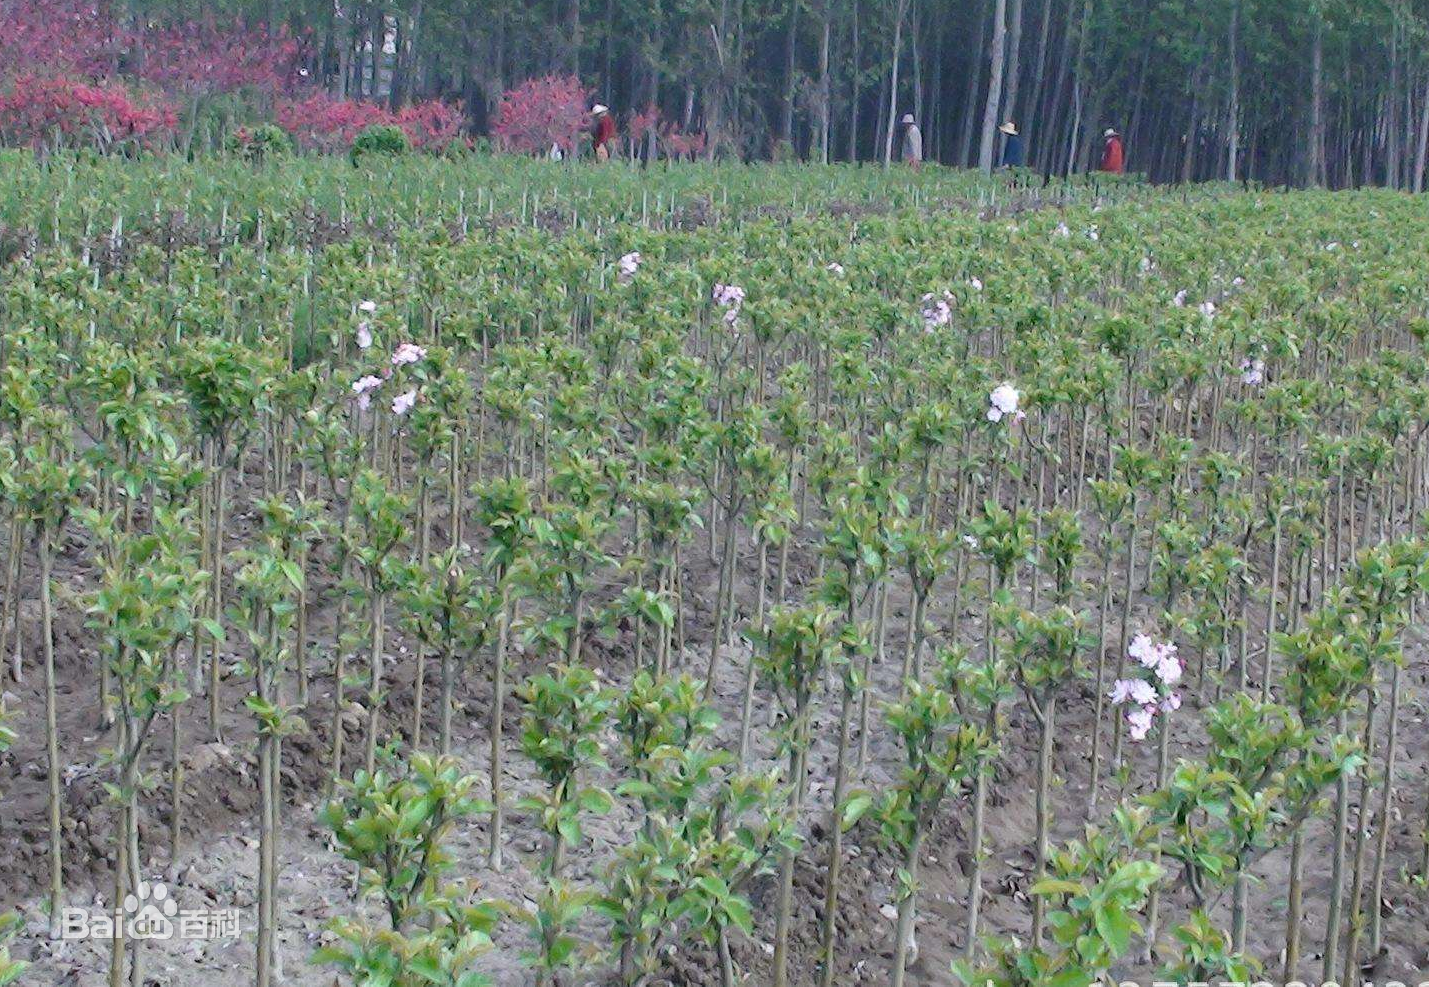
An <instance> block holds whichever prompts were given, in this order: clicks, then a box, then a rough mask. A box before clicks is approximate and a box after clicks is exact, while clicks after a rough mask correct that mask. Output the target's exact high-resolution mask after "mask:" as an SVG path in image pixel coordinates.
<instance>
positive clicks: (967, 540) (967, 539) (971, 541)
mask: <svg viewBox="0 0 1429 987" xmlns="http://www.w3.org/2000/svg"><path fill="white" fill-rule="evenodd" d="M963 544H964V545H966V546H967V547H968V548H969V549H971V550H972V551H974V552H976V551H977V549H978V543H977V539H976V538H974V537H973V536H972V535H963Z"/></svg>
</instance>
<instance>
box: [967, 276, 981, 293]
mask: <svg viewBox="0 0 1429 987" xmlns="http://www.w3.org/2000/svg"><path fill="white" fill-rule="evenodd" d="M968 285H969V287H971V288H972V290H973V291H982V278H971V279H969V280H968Z"/></svg>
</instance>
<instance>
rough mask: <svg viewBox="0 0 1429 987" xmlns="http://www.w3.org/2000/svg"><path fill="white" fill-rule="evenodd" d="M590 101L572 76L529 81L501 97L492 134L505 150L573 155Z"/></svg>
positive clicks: (584, 90)
mask: <svg viewBox="0 0 1429 987" xmlns="http://www.w3.org/2000/svg"><path fill="white" fill-rule="evenodd" d="M589 99H590V93H589V92H588V91H587V90H586V88H585V86H583V85H581V82H580V80H579V79H577V78H576V77H575V76H573V75H548V76H543V77H542V78H539V79H527V80H526V81H525V82H523V83H521V84H520V85H519V86H516V87H515V88H514V89H508V90H506V92H504V93H502V95H501V105H500V107H498V109H497V111H496V120H495V122H494V123H492V125H491V132H492V134H493V135H495V137H496V141H497V144H498V145H499V146H500V147H501V148H502V149H503V150H507V151H515V152H517V153H520V154H545V153H546V152H547V151H549V150H550V149H551V148H552V147H558V148H560V149H561V151H562V152H563V153H565V154H570V153H571V152H572V151H574V150H575V148H576V141H577V140H578V139H579V138H580V135H581V132H582V131H583V130H584V129H585V125H586V118H587V106H588V104H589Z"/></svg>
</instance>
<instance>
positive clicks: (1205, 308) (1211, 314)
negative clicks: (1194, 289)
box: [1201, 301, 1216, 319]
mask: <svg viewBox="0 0 1429 987" xmlns="http://www.w3.org/2000/svg"><path fill="white" fill-rule="evenodd" d="M1201 314H1202V315H1204V316H1205V317H1206V318H1207V319H1213V318H1215V315H1216V303H1215V302H1212V301H1204V302H1202V303H1201Z"/></svg>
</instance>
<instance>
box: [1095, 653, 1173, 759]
mask: <svg viewBox="0 0 1429 987" xmlns="http://www.w3.org/2000/svg"><path fill="white" fill-rule="evenodd" d="M1126 654H1127V657H1129V658H1134V659H1136V663H1137V664H1138V665H1139V666H1140V667H1141V668H1142V669H1143V670H1144V671H1145V672H1146V673H1147V674H1148V676H1149V677H1143V678H1130V679H1117V680H1116V681H1115V682H1113V683H1112V687H1111V693H1110V694H1109V696H1108V698H1109V699H1111V702H1112V705H1113V706H1122V705H1128V704H1129V705H1131V707H1132V708H1131V710H1130V711H1128V712H1127V714H1126V723H1127V727H1128V728H1129V730H1130V736H1131V739H1132V740H1144V739H1145V738H1146V735H1147V733H1149V732H1150V731H1151V725H1152V723H1153V722H1154V721H1155V718H1156V715H1157V714H1158V713H1172V712H1175V711H1176V710H1178V709H1180V708H1181V696H1180V694H1179V693H1178V692H1176V691H1175V689H1174V686H1175V685H1176V683H1177V682H1179V681H1181V673H1182V671H1183V666H1182V664H1181V659H1180V657H1178V656H1177V654H1176V645H1174V644H1172V643H1171V642H1170V641H1165V642H1160V641H1153V640H1152V639H1151V638H1150V637H1148V636H1147V635H1145V634H1138V635H1136V637H1134V638H1132V640H1131V644H1130V645H1129V646H1128V647H1127V649H1126Z"/></svg>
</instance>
